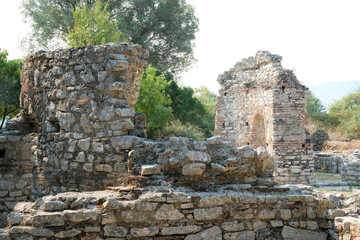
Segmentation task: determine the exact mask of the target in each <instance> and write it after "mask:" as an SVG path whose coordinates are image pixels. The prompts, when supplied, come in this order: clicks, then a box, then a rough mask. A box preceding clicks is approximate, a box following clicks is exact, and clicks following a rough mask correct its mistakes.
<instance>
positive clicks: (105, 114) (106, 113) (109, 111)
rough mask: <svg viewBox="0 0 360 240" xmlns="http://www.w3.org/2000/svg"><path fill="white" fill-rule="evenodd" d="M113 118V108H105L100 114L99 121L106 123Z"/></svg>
mask: <svg viewBox="0 0 360 240" xmlns="http://www.w3.org/2000/svg"><path fill="white" fill-rule="evenodd" d="M114 116H115V108H114V106H106V107H104V108H103V109H102V110H101V112H100V120H102V121H108V120H110V119H112V118H113V117H114Z"/></svg>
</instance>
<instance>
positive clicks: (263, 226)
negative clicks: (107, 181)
mask: <svg viewBox="0 0 360 240" xmlns="http://www.w3.org/2000/svg"><path fill="white" fill-rule="evenodd" d="M332 208H333V204H332V203H331V202H330V201H329V200H327V199H325V198H321V197H316V196H314V195H312V194H310V193H309V192H304V191H302V190H300V189H291V190H290V189H288V188H286V187H258V188H254V187H251V186H250V185H248V184H243V185H234V184H233V185H225V186H223V187H222V188H220V189H218V191H217V192H194V191H192V190H190V189H184V188H182V189H176V188H165V187H162V188H157V189H156V190H153V188H148V189H141V188H134V187H133V188H132V187H127V188H126V187H124V188H120V189H119V191H118V192H115V191H102V192H83V193H71V192H70V193H62V194H58V195H56V196H47V197H44V198H41V199H39V200H38V201H36V202H35V203H20V204H18V205H16V207H15V211H14V212H13V213H11V214H10V215H9V227H8V228H7V229H6V230H4V231H3V233H2V235H0V238H1V239H20V238H21V239H45V238H46V239H96V240H101V239H108V240H110V239H112V240H115V239H135V238H136V239H157V240H160V239H161V240H165V239H186V240H191V239H193V240H195V239H196V240H198V239H226V240H230V239H247V240H251V239H316V240H322V239H323V240H326V239H327V236H328V230H329V229H332V228H333V224H332V221H331V219H334V217H335V216H338V215H339V212H338V211H337V210H331V209H332ZM340 213H343V212H340ZM19 237H20V238H19Z"/></svg>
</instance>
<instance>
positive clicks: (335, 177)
mask: <svg viewBox="0 0 360 240" xmlns="http://www.w3.org/2000/svg"><path fill="white" fill-rule="evenodd" d="M314 177H315V181H316V180H317V181H340V180H341V175H340V174H333V173H315V174H314Z"/></svg>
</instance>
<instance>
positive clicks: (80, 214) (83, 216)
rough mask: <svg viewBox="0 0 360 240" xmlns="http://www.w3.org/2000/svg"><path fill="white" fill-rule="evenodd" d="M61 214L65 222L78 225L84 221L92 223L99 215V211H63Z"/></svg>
mask: <svg viewBox="0 0 360 240" xmlns="http://www.w3.org/2000/svg"><path fill="white" fill-rule="evenodd" d="M63 213H64V215H65V217H66V218H67V220H69V221H71V222H74V223H79V222H84V221H93V222H94V221H96V219H97V218H98V216H99V215H100V211H99V210H98V209H93V210H90V209H80V210H65V211H64V212H63Z"/></svg>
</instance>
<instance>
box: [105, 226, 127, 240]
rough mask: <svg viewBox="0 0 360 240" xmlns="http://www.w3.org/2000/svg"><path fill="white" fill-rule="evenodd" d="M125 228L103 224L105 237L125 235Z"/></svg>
mask: <svg viewBox="0 0 360 240" xmlns="http://www.w3.org/2000/svg"><path fill="white" fill-rule="evenodd" d="M126 234H127V229H126V228H124V227H120V226H116V225H105V227H104V236H105V237H125V236H126Z"/></svg>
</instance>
